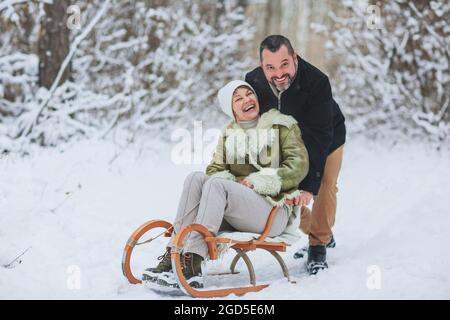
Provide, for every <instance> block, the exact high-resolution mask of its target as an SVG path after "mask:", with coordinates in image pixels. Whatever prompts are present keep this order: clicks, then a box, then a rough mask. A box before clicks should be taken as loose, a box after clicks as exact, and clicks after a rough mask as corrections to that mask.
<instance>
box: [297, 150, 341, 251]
mask: <svg viewBox="0 0 450 320" xmlns="http://www.w3.org/2000/svg"><path fill="white" fill-rule="evenodd" d="M343 150H344V145H342V146H340V147H339V148H337V149H336V150H334V151H333V152H332V153H331V154H330V155H328V157H327V160H326V162H325V169H324V172H323V177H322V182H321V184H320V189H319V193H318V194H317V196H315V197H314V204H313V207H312V212H311V210H310V209H309V208H308V207H302V209H301V222H300V230H302V231H303V232H304V233H306V234H308V235H309V244H310V245H312V246H316V245H326V244H327V243H328V242H329V241H330V239H331V228H333V226H334V222H335V219H336V193H337V192H338V188H337V179H338V176H339V171H340V170H341V165H342V157H343Z"/></svg>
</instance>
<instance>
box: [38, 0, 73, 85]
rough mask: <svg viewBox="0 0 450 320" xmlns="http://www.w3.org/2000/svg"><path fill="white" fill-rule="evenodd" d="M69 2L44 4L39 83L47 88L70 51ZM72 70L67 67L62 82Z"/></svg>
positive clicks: (40, 41) (40, 38)
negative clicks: (67, 23)
mask: <svg viewBox="0 0 450 320" xmlns="http://www.w3.org/2000/svg"><path fill="white" fill-rule="evenodd" d="M69 3H70V1H69V0H58V1H54V2H53V4H45V5H44V10H45V16H44V17H43V20H42V21H41V29H40V32H39V85H40V86H43V87H46V88H47V89H49V88H50V87H51V86H52V84H53V81H54V80H55V78H56V75H57V74H58V71H59V68H60V67H61V63H62V62H63V61H64V58H65V57H66V56H67V54H68V52H69V46H70V43H69V34H70V29H69V28H68V27H67V25H66V22H67V8H68V6H69ZM70 70H71V68H70V66H69V67H68V68H66V70H65V71H64V74H63V76H62V78H61V81H60V83H63V82H64V81H65V80H67V78H68V77H69V75H70Z"/></svg>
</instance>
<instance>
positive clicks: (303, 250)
mask: <svg viewBox="0 0 450 320" xmlns="http://www.w3.org/2000/svg"><path fill="white" fill-rule="evenodd" d="M308 247H309V245H306V246H304V247H302V248H300V249H299V250H298V251H297V252H296V253H294V259H301V258H303V257H304V256H305V254H306V253H307V252H308ZM326 247H327V249H329V248H334V247H336V241H335V240H334V236H333V234H331V239H330V241H329V242H328V243H327V245H326Z"/></svg>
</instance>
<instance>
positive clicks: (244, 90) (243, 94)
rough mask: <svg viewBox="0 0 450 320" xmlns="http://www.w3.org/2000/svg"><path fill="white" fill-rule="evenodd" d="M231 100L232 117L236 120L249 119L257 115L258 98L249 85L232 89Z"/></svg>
mask: <svg viewBox="0 0 450 320" xmlns="http://www.w3.org/2000/svg"><path fill="white" fill-rule="evenodd" d="M231 101H232V106H233V113H234V117H235V118H236V120H237V121H249V120H254V119H256V117H258V115H259V103H258V98H257V97H256V95H255V93H254V92H253V91H252V90H251V89H250V88H249V87H246V86H241V87H239V88H237V89H236V90H234V93H233V98H232V100H231Z"/></svg>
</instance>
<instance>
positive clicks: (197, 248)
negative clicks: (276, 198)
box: [184, 177, 289, 258]
mask: <svg viewBox="0 0 450 320" xmlns="http://www.w3.org/2000/svg"><path fill="white" fill-rule="evenodd" d="M271 210H272V206H271V205H270V204H269V203H268V202H267V200H265V199H264V198H263V197H262V196H260V195H259V194H257V193H256V192H255V191H254V190H252V189H250V188H248V187H246V186H243V185H242V184H239V183H237V182H233V181H230V180H226V179H222V178H215V177H213V178H210V179H208V180H207V181H206V182H205V183H204V184H203V189H202V195H201V199H200V207H199V209H198V213H197V216H196V218H195V220H194V223H199V224H202V225H204V226H205V227H206V228H208V230H209V231H211V232H212V233H213V234H217V232H218V231H219V228H220V226H221V224H222V220H226V221H227V222H228V223H229V224H230V225H231V226H232V227H233V228H235V229H236V230H239V231H241V232H254V233H262V231H263V230H264V227H265V226H266V223H267V218H268V217H269V214H270V211H271ZM288 218H289V213H288V211H287V208H286V207H284V206H283V207H280V208H279V209H278V212H277V215H276V216H275V219H274V221H273V225H272V228H271V231H270V233H269V236H277V235H279V234H281V233H282V232H283V231H284V229H285V228H286V225H287V222H288ZM184 251H185V252H193V253H196V254H199V255H200V256H202V257H203V258H205V257H206V256H207V253H208V249H207V246H206V243H205V241H204V239H203V237H202V236H201V235H199V234H198V233H196V232H194V233H191V234H190V236H189V237H188V239H186V242H185V245H184Z"/></svg>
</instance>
